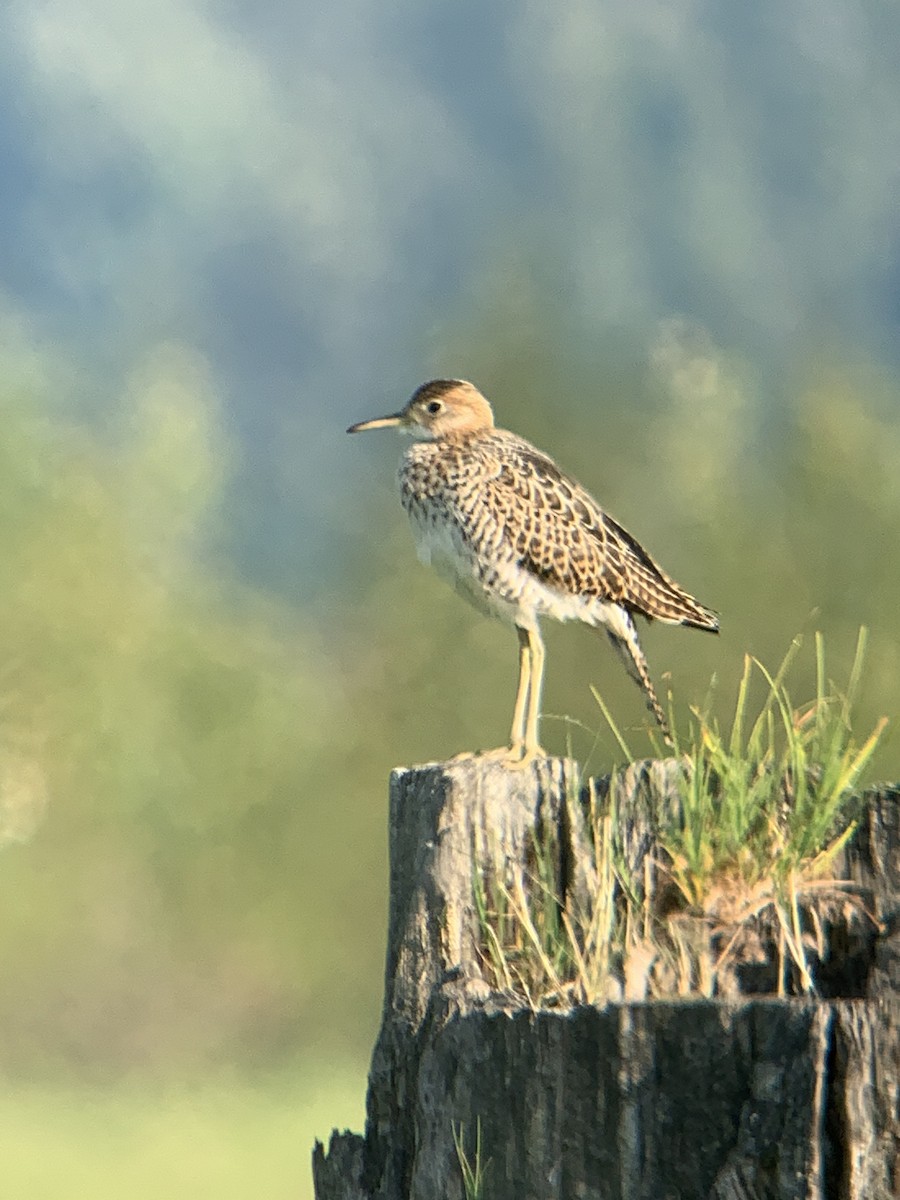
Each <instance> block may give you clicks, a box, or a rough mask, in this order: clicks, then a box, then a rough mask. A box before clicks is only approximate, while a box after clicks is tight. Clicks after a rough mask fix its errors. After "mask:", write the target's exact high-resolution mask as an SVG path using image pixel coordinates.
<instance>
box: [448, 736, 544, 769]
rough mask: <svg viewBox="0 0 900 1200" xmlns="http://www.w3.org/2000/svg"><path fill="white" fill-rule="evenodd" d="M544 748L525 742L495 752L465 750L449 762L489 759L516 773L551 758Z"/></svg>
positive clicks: (502, 747) (500, 748)
mask: <svg viewBox="0 0 900 1200" xmlns="http://www.w3.org/2000/svg"><path fill="white" fill-rule="evenodd" d="M549 757H550V756H549V754H548V753H547V751H546V750H545V749H544V748H543V746H526V745H525V743H524V742H517V743H513V745H511V746H497V748H496V749H494V750H463V751H461V752H460V753H459V754H454V755H453V757H452V758H451V759H449V760H448V761H449V762H452V763H461V762H470V761H471V760H473V759H479V758H482V759H483V758H487V759H490V760H491V761H492V762H499V763H502V764H503V765H504V766H505V767H509V768H511V769H512V770H514V771H521V770H524V769H525V768H526V767H530V766H531V764H532V763H533V762H534V761H535V759H537V758H549Z"/></svg>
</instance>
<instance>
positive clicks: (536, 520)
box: [483, 431, 719, 630]
mask: <svg viewBox="0 0 900 1200" xmlns="http://www.w3.org/2000/svg"><path fill="white" fill-rule="evenodd" d="M495 436H496V437H497V440H498V441H500V440H501V439H502V453H500V454H499V455H498V459H499V464H500V469H499V470H498V472H497V473H496V474H495V476H494V477H493V478H489V479H487V480H485V482H484V485H483V486H484V488H485V491H486V494H485V496H484V499H485V500H486V501H487V502H488V504H489V505H490V507H491V508H493V509H494V511H495V513H496V515H497V517H499V518H500V520H501V521H502V523H503V525H504V528H505V532H506V537H507V539H508V540H509V541H510V542H511V543H512V544H513V548H514V550H515V553H516V555H517V556H518V557H519V559H520V561H521V562H522V564H523V566H524V567H525V568H526V569H527V570H529V571H531V572H532V573H533V574H534V575H536V576H538V577H539V578H540V579H541V580H543V581H544V582H546V583H547V584H549V585H550V586H552V587H556V588H560V589H561V590H563V591H565V592H568V593H570V594H573V595H579V596H585V597H593V598H596V599H598V600H601V601H604V602H612V603H614V604H620V605H622V607H623V608H625V609H627V610H628V611H629V612H636V613H641V614H642V615H643V616H646V617H649V618H656V619H657V620H660V621H667V622H671V623H673V624H681V625H693V626H695V627H696V628H698V629H708V630H716V629H718V626H719V622H718V618H717V616H716V614H715V613H714V612H712V611H711V610H710V609H708V608H705V607H704V606H703V605H702V604H700V603H698V601H696V600H695V599H694V598H693V596H690V595H689V594H688V593H687V592H685V591H684V590H683V589H682V588H681V587H679V585H678V584H677V583H675V581H674V580H673V579H671V578H670V577H669V576H668V575H667V574H666V573H665V572H664V571H663V570H662V569H661V568H660V567H659V566H657V564H656V563H655V562H654V561H653V559H652V558H651V557H650V555H649V554H648V553H647V551H646V550H645V549H644V548H643V546H642V545H641V544H640V543H639V542H638V541H636V539H635V538H633V537H632V536H631V534H630V533H628V532H627V530H625V529H623V528H622V526H621V525H619V524H618V523H617V522H616V521H614V520H613V519H612V518H611V517H610V516H608V515H607V514H606V513H605V512H604V511H603V510H602V509H601V508H600V506H599V505H598V504H597V502H596V501H595V500H594V499H593V497H592V496H590V495H589V493H588V492H586V491H585V490H584V488H582V487H580V486H579V484H577V483H575V482H574V480H572V479H569V478H567V477H566V476H565V475H564V474H563V473H562V472H561V471H560V470H559V468H558V467H557V466H556V464H555V463H553V462H552V461H551V460H550V459H548V458H546V457H545V456H544V455H542V454H541V453H540V452H539V451H537V450H535V449H534V448H533V447H532V446H530V445H528V443H527V442H523V441H521V440H520V439H519V438H516V437H514V436H513V435H511V434H506V433H501V432H500V431H498V434H497V435H495ZM498 449H500V447H498Z"/></svg>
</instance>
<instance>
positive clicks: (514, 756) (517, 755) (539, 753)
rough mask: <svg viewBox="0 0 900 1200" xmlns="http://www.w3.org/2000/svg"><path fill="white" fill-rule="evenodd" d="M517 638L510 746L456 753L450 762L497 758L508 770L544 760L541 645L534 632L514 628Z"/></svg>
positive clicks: (542, 645)
mask: <svg viewBox="0 0 900 1200" xmlns="http://www.w3.org/2000/svg"><path fill="white" fill-rule="evenodd" d="M516 636H517V637H518V639H519V684H518V687H517V688H516V703H515V705H514V707H513V719H512V728H511V730H510V733H509V745H508V746H501V747H500V748H499V749H498V750H485V751H483V752H482V753H481V754H478V755H474V756H473V755H471V754H457V755H456V757H455V758H454V759H453V760H451V761H453V762H458V761H459V762H461V761H463V760H464V759H467V758H472V757H477V758H498V759H500V760H501V761H503V762H505V763H506V764H507V765H508V766H510V767H527V766H528V765H529V763H532V762H534V760H535V759H536V758H546V757H547V752H546V750H544V749H543V748H542V747H541V746H540V744H539V743H538V723H539V721H540V717H541V688H542V685H543V682H544V643H543V641H542V640H541V635H540V633H538V631H537V630H536V629H523V628H522V627H521V626H519V625H517V626H516Z"/></svg>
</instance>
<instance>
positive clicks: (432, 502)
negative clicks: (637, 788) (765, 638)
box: [347, 379, 719, 766]
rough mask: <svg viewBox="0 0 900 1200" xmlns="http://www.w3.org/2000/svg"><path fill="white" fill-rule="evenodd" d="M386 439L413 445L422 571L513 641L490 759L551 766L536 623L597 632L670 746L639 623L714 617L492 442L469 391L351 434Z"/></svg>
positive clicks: (710, 623) (425, 399) (522, 449)
mask: <svg viewBox="0 0 900 1200" xmlns="http://www.w3.org/2000/svg"><path fill="white" fill-rule="evenodd" d="M388 426H394V427H396V428H398V429H401V430H402V431H404V432H405V433H408V434H411V435H412V437H413V439H414V440H413V441H412V443H411V444H410V445H409V447H408V448H407V449H406V450H405V452H404V454H403V459H402V461H401V464H400V470H399V476H398V478H399V483H400V497H401V500H402V502H403V507H404V508H405V510H406V512H407V515H408V516H409V519H410V521H411V522H412V527H413V532H414V534H415V539H416V545H417V549H418V553H419V557H420V559H421V560H422V561H423V562H424V563H426V564H428V563H430V564H431V565H432V566H434V567H435V568H436V570H437V571H438V572H439V574H441V575H442V576H444V577H445V578H447V579H449V581H450V582H451V583H452V584H453V585H454V586H455V587H456V588H457V590H458V591H460V592H461V593H462V594H463V595H464V596H465V597H466V599H468V600H470V601H471V602H472V603H473V604H475V605H476V607H478V608H479V609H481V610H482V611H484V612H487V613H489V614H490V615H493V616H497V617H500V618H501V619H502V620H504V621H506V622H508V623H510V624H512V625H514V626H515V629H516V633H517V635H518V639H519V684H518V688H517V690H516V702H515V707H514V710H513V721H512V731H511V733H510V744H509V746H505V747H502V748H501V749H500V750H492V751H488V752H487V753H488V754H491V755H495V756H499V757H502V758H503V759H505V760H506V761H507V762H509V763H510V764H513V765H516V766H523V765H525V764H527V763H529V762H531V761H532V760H533V759H534V758H536V757H538V756H543V755H544V754H545V751H544V750H542V749H541V746H540V742H539V740H538V723H539V720H540V707H541V685H542V683H543V677H544V643H543V641H542V639H541V634H540V627H539V620H540V618H541V617H542V616H548V617H554V618H555V619H556V620H557V621H582V622H584V623H585V624H586V625H593V626H599V627H602V628H603V629H605V631H606V633H607V635H608V637H609V639H610V641H611V642H612V644H613V646H615V648H616V650H617V651H618V653H619V655H620V657H621V658H622V661H623V662H624V664H625V667H626V670H627V671H628V673H629V675H631V677H632V679H634V680H635V682H636V683H637V684H638V685H639V686H640V687H641V688H643V690H644V694H645V696H646V698H647V707H648V708H649V709H650V711H651V712H652V713H653V715H654V717H655V718H656V720H657V722H658V724H659V727H660V729H661V730H662V734H663V737H664V738H665V740H666V742H667V743H668V744H669V745H671V737H670V734H669V729H668V725H667V722H666V717H665V714H664V712H663V710H662V706H661V704H660V703H659V700H658V699H657V696H656V692H655V691H654V688H653V683H652V681H651V679H650V672H649V670H648V668H647V660H646V658H645V657H644V653H643V650H642V649H641V645H640V642H639V641H638V635H637V629H636V628H635V624H634V616H635V614H640V615H641V616H643V617H646V618H647V619H648V620H654V619H655V620H658V621H664V622H666V623H668V624H670V625H690V626H693V627H694V628H696V629H705V630H709V631H711V632H713V633H716V632H717V631H718V628H719V619H718V617H717V616H716V614H715V613H714V612H713V611H712V610H711V609H708V608H705V607H704V606H703V605H702V604H700V603H698V601H696V600H695V599H694V597H693V596H690V595H689V594H688V593H687V592H686V591H684V589H683V588H681V587H680V586H679V585H678V584H677V583H675V581H674V580H673V579H670V578H669V576H668V575H666V573H665V572H664V571H662V570H661V569H660V568H659V567H658V566H657V565H656V563H655V562H654V561H653V559H652V558H651V557H650V555H649V554H648V553H647V551H646V550H645V549H644V548H643V546H641V545H640V543H639V542H637V541H635V539H634V538H633V537H632V536H631V534H630V533H627V532H626V531H625V530H624V529H623V528H622V526H621V525H619V524H618V523H617V522H616V521H614V520H613V519H612V517H610V516H609V515H608V513H605V512H604V511H603V509H602V508H601V507H600V505H599V504H598V503H597V502H596V500H594V499H593V497H592V496H590V495H589V494H588V493H587V492H586V491H585V490H584V488H582V487H581V486H580V485H579V484H577V483H576V482H575V481H574V480H573V479H570V478H568V476H566V475H564V474H563V472H562V471H561V470H560V469H559V467H558V466H557V465H556V463H555V462H554V461H553V460H552V459H551V458H548V457H547V455H546V454H542V453H541V451H540V450H537V449H535V447H534V446H532V445H530V443H528V442H526V441H525V440H524V438H520V437H517V436H516V435H515V434H514V433H509V432H508V431H507V430H505V429H497V428H495V426H494V414H493V411H492V410H491V406H490V404H488V402H487V400H485V398H484V396H482V394H481V392H479V391H478V389H477V388H476V387H474V386H473V384H471V383H468V382H466V381H465V380H463V379H433V380H432V381H431V382H430V383H424V384H423V385H422V386H421V387H420V388H419V389H418V390H417V391H416V392H415V393H414V394H413V396H412V399H411V400H410V401H409V403H408V404H407V405H406V407H405V408H404V409H403V410H402V411H401V412H397V413H393V414H391V415H390V416H387V417H377V418H375V419H374V420H371V421H360V422H359V424H357V425H351V426H350V428H349V429H348V430H347V432H348V433H360V432H362V431H363V430H366V429H382V428H385V427H388Z"/></svg>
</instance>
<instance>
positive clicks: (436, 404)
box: [428, 400, 444, 415]
mask: <svg viewBox="0 0 900 1200" xmlns="http://www.w3.org/2000/svg"><path fill="white" fill-rule="evenodd" d="M443 407H444V406H443V404H441V402H440V400H432V401H431V403H430V404H429V405H428V411H429V412H430V413H431V414H432V415H434V413H439V412H440V411H441V409H442V408H443Z"/></svg>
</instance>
